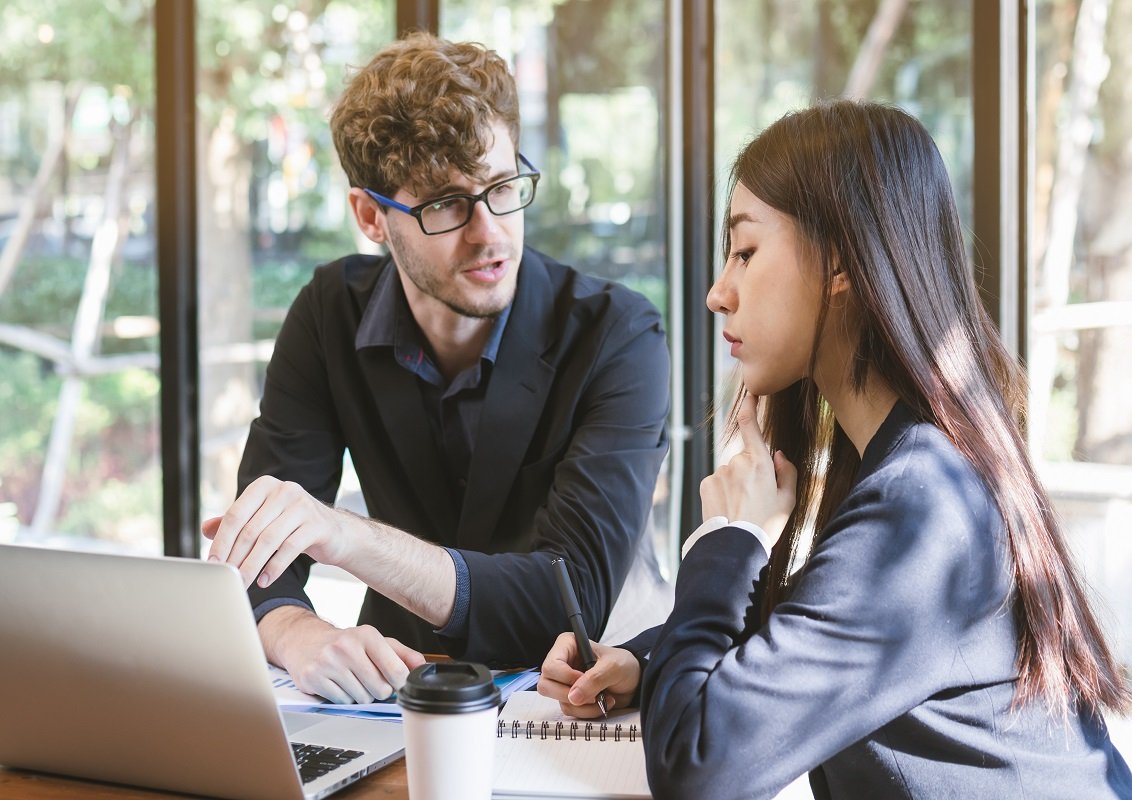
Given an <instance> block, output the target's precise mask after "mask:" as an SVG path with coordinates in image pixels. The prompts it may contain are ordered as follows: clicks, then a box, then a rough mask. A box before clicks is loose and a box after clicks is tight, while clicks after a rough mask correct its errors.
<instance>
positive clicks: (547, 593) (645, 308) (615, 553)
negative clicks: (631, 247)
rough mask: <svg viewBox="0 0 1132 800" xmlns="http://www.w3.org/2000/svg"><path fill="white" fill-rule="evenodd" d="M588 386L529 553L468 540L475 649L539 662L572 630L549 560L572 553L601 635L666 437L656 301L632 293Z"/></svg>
mask: <svg viewBox="0 0 1132 800" xmlns="http://www.w3.org/2000/svg"><path fill="white" fill-rule="evenodd" d="M626 305H627V307H626V308H625V309H624V311H623V313H621V314H620V316H619V317H618V318H616V319H614V320H613V321H612V322H610V323H608V326H609V328H608V334H607V335H606V336H605V337H604V343H603V345H602V347H601V349H600V351H599V353H598V356H597V358H596V359H595V364H594V367H593V369H592V370H591V376H592V377H591V378H590V379H589V381H588V382H587V383H586V385H585V387H584V389H583V391H582V392H581V396H580V401H579V403H578V406H577V410H576V413H575V414H574V416H573V419H572V420H570V421H569V422H570V424H572V426H573V427H572V432H571V434H570V438H569V445H568V447H567V449H566V452H565V455H564V456H563V457H562V458H561V459H560V460H559V461H558V462H557V464H556V466H555V468H554V477H553V481H552V484H551V487H550V490H549V492H548V493H547V495H546V500H545V502H544V503H543V504H542V505H541V507H540V508H539V510H538V511H537V513H536V514H535V517H534V520H533V522H532V526H533V530H534V537H533V541H534V544H533V547H532V549H531V552H528V553H495V554H484V553H480V552H476V551H473V550H461V551H460V552H461V554H462V555H463V556H464V559H465V561H466V563H467V565H468V573H469V581H470V605H469V611H468V636H467V642H466V649H463V650H462V652H461V648H460V647H459V646H455V647H451V648H450V652H451V653H452V654H453V655H455V656H458V657H461V658H465V659H469V660H473V661H475V660H480V661H486V662H497V661H498V658H499V654H501V653H506V654H510V656H512V657H514V659H515V663H528V664H538V663H540V662H541V660H542V658H543V657H544V656H545V655H546V652H547V650H548V649H550V646H551V645H552V644H553V642H554V639H555V637H556V636H557V635H558V634H559V633H561V632H562V631H563V630H565V629H566V628H565V626H566V618H565V612H564V610H563V608H562V601H561V599H560V597H559V596H558V593H557V589H556V584H555V581H554V576H553V573H552V571H551V567H550V562H551V560H552V559H553V558H554V557H556V556H563V557H565V558H566V561H567V563H568V564H569V566H570V573H571V578H572V580H573V582H574V584H575V586H574V588H575V591H576V593H577V595H578V600H579V603H580V605H581V608H582V615H583V618H584V621H585V624H586V630H587V632H588V633H589V634H590V636H591V637H593V638H595V639H596V638H598V637H599V636H600V635H601V632H602V630H603V629H604V627H605V623H606V621H607V619H608V617H609V612H610V610H611V608H612V607H613V603H614V601H615V600H616V599H617V595H618V594H619V592H620V591H621V587H622V585H623V584H624V581H625V576H626V574H627V573H628V571H629V566H630V564H631V562H632V559H633V556H634V554H635V552H636V547H637V544H638V542H639V540H640V537H641V535H642V532H643V531H644V529H645V527H646V523H647V521H648V516H649V512H650V510H651V508H652V498H653V492H654V489H655V487H656V477H657V473H658V472H659V470H660V465H661V462H662V461H663V459H664V456H665V454H666V452H667V449H668V438H667V431H666V422H667V417H668V397H669V360H668V346H667V343H666V340H665V336H664V332H663V329H662V327H661V324H660V316H659V314H657V312H656V310H655V309H654V308H653V307H652V306H651V305H648V304H647V303H646V301H644V300H643V299H638V300H637V301H636V302H633V303H630V304H626Z"/></svg>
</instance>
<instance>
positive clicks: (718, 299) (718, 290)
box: [707, 268, 735, 314]
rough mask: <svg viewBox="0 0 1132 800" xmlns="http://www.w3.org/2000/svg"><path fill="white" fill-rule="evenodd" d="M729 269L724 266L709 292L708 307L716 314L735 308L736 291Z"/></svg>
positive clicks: (725, 312)
mask: <svg viewBox="0 0 1132 800" xmlns="http://www.w3.org/2000/svg"><path fill="white" fill-rule="evenodd" d="M729 278H730V275H729V270H728V269H726V268H724V270H723V272H722V273H720V275H719V277H718V278H717V279H716V281H715V283H713V284H712V285H711V288H710V289H708V293H707V307H708V308H709V309H711V311H712V312H713V313H716V314H727V313H729V312H732V311H734V310H735V292H734V290H733V289H732V288H731V282H730V280H729Z"/></svg>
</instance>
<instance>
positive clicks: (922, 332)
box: [725, 101, 1129, 712]
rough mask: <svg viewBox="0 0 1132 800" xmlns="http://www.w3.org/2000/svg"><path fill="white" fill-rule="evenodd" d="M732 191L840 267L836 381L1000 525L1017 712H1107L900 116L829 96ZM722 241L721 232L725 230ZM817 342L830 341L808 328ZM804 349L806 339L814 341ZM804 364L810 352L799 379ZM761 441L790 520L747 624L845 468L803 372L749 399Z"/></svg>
mask: <svg viewBox="0 0 1132 800" xmlns="http://www.w3.org/2000/svg"><path fill="white" fill-rule="evenodd" d="M731 177H732V187H734V186H735V184H736V183H742V184H743V185H744V186H745V187H746V188H747V189H749V190H750V191H751V192H753V193H754V194H755V195H756V196H757V197H759V199H761V200H762V201H763V202H765V203H767V204H768V205H770V206H772V207H774V208H775V209H777V210H778V211H780V212H782V213H784V214H788V215H790V216H791V217H792V218H793V219H794V221H795V223H796V225H797V227H798V231H799V234H800V237H799V238H800V241H801V244H802V245H803V246H805V247H806V248H808V249H810V251H811V252H812V253H813V255H814V258H813V259H812V261H813V262H814V263H815V264H816V265H817V268H818V269H819V270H821V271H822V273H823V275H822V277H823V280H824V285H825V287H826V289H825V292H826V300H827V303H825V304H823V308H824V307H826V306H828V300H829V295H830V291H829V287H830V281H831V279H832V276H833V274H834V272H835V271H837V270H844V271H845V272H846V274H847V276H848V278H849V280H850V283H851V284H852V287H853V292H854V296H855V298H856V305H857V307H858V308H857V315H858V318H859V323H860V328H859V333H858V341H857V345H856V353H855V360H854V362H853V365H852V372H851V381H852V383H853V386H854V388H855V389H857V390H860V389H861V388H862V387H863V386H864V383H865V379H866V376H867V374H868V371H869V370H870V369H871V370H873V371H874V372H875V374H876V375H878V376H879V377H880V378H882V379H883V380H884V381H885V382H886V383H887V384H888V385H889V386H890V387H891V388H892V389H893V390H894V391H895V392H896V394H897V395H898V396H899V398H900V399H901V400H902V401H903V402H904V403H905V404H907V405H908V406H909V407H911V408H912V409H913V410H914V411H915V413H916V414H917V415H918V416H919V418H921V419H923V420H925V421H929V422H931V423H933V424H934V425H936V426H937V427H938V428H939V429H940V430H942V431H943V432H944V434H946V435H947V437H948V438H949V439H950V440H951V441H952V442H953V443H954V444H955V446H956V447H957V448H958V449H959V451H960V452H961V453H963V455H964V456H966V458H967V459H969V460H970V462H971V463H972V464H973V465H974V468H975V469H976V470H977V471H978V472H979V474H980V475H981V476H982V478H983V480H984V482H985V483H986V485H987V488H988V489H989V491H990V492H991V494H992V495H993V497H994V499H995V501H996V502H997V504H998V508H999V510H1000V511H1001V513H1002V516H1003V518H1004V520H1005V523H1006V530H1007V535H1008V541H1009V547H1010V553H1011V556H1012V560H1013V582H1014V596H1013V597H1012V598H1011V601H1012V606H1013V612H1014V614H1015V618H1016V620H1017V624H1018V636H1019V642H1018V662H1017V664H1018V673H1019V682H1018V688H1017V692H1016V695H1015V701H1016V702H1017V703H1025V702H1027V701H1029V700H1031V699H1034V698H1037V697H1043V698H1045V699H1046V700H1047V701H1048V702H1049V703H1050V704H1051V705H1052V706H1053V707H1055V708H1060V709H1061V710H1062V711H1069V710H1070V709H1072V708H1074V707H1080V708H1083V709H1087V710H1090V711H1093V712H1097V711H1099V710H1100V709H1102V708H1103V707H1108V708H1112V709H1123V708H1126V707H1127V706H1128V702H1129V692H1128V689H1127V687H1126V686H1125V685H1124V680H1123V676H1122V673H1121V670H1120V668H1119V666H1118V665H1117V663H1116V661H1115V660H1114V658H1113V657H1112V653H1111V652H1110V650H1109V648H1108V646H1107V645H1106V643H1105V638H1104V635H1103V633H1102V630H1101V627H1100V625H1099V624H1098V622H1097V620H1096V617H1095V616H1094V614H1093V612H1092V610H1091V609H1090V607H1089V602H1088V599H1087V597H1086V592H1085V589H1084V583H1083V580H1082V578H1081V577H1080V575H1079V574H1078V572H1077V569H1076V568H1075V566H1074V564H1073V561H1072V559H1071V558H1070V555H1069V553H1068V549H1067V546H1066V543H1065V540H1064V538H1063V536H1062V533H1061V529H1060V525H1059V522H1058V519H1057V517H1056V515H1055V513H1054V511H1053V508H1052V506H1051V503H1050V500H1049V496H1048V495H1047V494H1046V491H1045V489H1044V488H1043V487H1042V485H1041V483H1040V481H1039V480H1038V477H1037V475H1036V473H1035V471H1034V468H1033V465H1032V464H1031V463H1030V459H1029V456H1028V455H1027V451H1026V445H1025V441H1024V439H1023V436H1022V434H1021V431H1020V428H1019V421H1020V419H1021V415H1022V413H1023V411H1024V400H1025V387H1026V383H1025V377H1024V374H1023V373H1022V370H1021V369H1020V367H1019V365H1018V364H1017V362H1016V361H1015V360H1014V359H1013V358H1011V356H1010V355H1009V353H1008V352H1007V351H1006V349H1005V348H1004V347H1003V345H1002V342H1001V339H1000V338H999V334H998V330H997V329H996V327H995V325H994V324H993V322H992V321H991V319H990V317H989V316H988V314H987V313H986V310H985V309H984V308H983V305H982V303H981V302H980V300H979V296H978V293H977V291H976V287H975V282H974V277H973V275H972V272H971V268H970V266H969V261H968V257H967V250H966V246H965V244H964V240H963V231H962V228H961V226H960V222H959V215H958V212H957V210H956V208H955V201H954V198H953V196H952V191H951V184H950V183H949V181H948V176H947V171H946V168H945V167H944V164H943V160H942V158H941V157H940V154H939V151H938V150H937V149H936V146H935V143H934V142H933V141H932V139H931V136H930V135H929V134H928V132H927V131H926V130H925V129H924V127H923V126H922V125H921V124H920V123H919V122H918V121H916V120H915V119H914V118H913V117H911V116H910V115H908V114H906V113H905V112H903V111H900V110H899V109H896V108H892V107H888V106H884V105H879V104H875V103H859V102H852V101H833V102H828V103H824V104H821V105H818V106H815V107H813V108H809V109H807V110H804V111H799V112H796V113H793V114H790V115H788V116H786V117H784V118H782V119H780V120H779V121H778V122H776V123H774V124H773V125H771V126H770V127H769V128H767V129H766V130H765V131H763V132H762V133H761V134H760V135H759V136H758V137H757V138H755V139H754V140H753V141H752V142H751V143H750V144H749V145H747V146H746V147H745V148H744V149H743V151H742V152H741V153H740V154H739V156H738V158H737V159H736V161H735V164H734V166H733V168H732V176H731ZM725 244H729V243H728V242H726V234H725ZM824 323H825V315H824V313H823V314H822V315H820V317H819V320H818V323H817V326H818V329H817V337H818V338H820V336H821V335H822V334H823V333H824V334H825V335H840V334H841V332H840V331H823V328H824ZM815 341H817V339H815ZM815 359H816V353H815V354H813V355H811V362H810V363H811V374H812V367H813V365H814V361H815ZM760 411H761V415H762V418H763V422H764V427H763V430H764V433H765V434H766V437H767V441H768V444H769V445H770V446H771V447H772V448H775V449H780V450H782V451H783V452H784V453H785V455H786V456H787V457H788V458H789V459H790V460H791V461H792V462H794V464H795V465H796V466H797V467H798V494H797V505H796V506H795V511H794V514H793V515H792V517H791V519H790V520H789V522H788V523H787V527H786V531H785V533H784V534H783V536H782V538H781V539H780V540H779V543H778V545H776V546H775V548H774V552H773V553H772V555H771V563H770V579H769V581H768V586H767V591H766V592H765V594H764V598H765V600H764V605H763V609H762V614H763V618H764V621H765V619H766V617H767V616H769V614H770V612H771V611H772V610H773V609H774V607H775V605H777V603H778V602H779V601H780V600H782V599H784V597H785V596H786V595H787V594H788V593H789V581H790V572H791V565H792V564H793V563H794V562H795V559H796V558H797V557H798V555H799V550H800V549H801V548H802V547H803V545H802V542H804V541H805V535H804V534H805V532H806V531H817V532H818V534H817V535H818V536H820V535H821V533H820V532H821V531H822V530H823V529H824V527H825V524H826V522H828V520H829V518H830V516H831V515H832V514H833V512H834V511H835V509H836V508H837V506H838V505H839V504H840V503H841V501H842V500H843V499H844V498H845V496H846V494H847V493H848V491H849V488H850V486H851V484H852V481H853V477H854V475H855V473H856V471H857V468H858V467H859V465H860V458H859V456H858V454H857V451H856V450H855V449H854V447H853V445H852V443H851V442H850V441H849V438H848V437H847V436H846V435H845V432H844V431H843V430H842V429H841V427H840V425H838V423H837V421H836V420H835V419H834V417H833V414H832V412H831V411H830V409H829V406H828V405H826V403H825V401H824V400H823V399H822V398H821V397H820V395H819V394H818V392H817V387H816V386H815V385H814V384H813V382H812V381H811V380H810V379H808V378H807V379H803V380H801V381H799V382H798V383H796V384H794V385H793V386H790V387H789V388H787V389H785V390H783V391H781V392H778V393H777V394H774V395H772V396H769V397H764V398H762V399H761V401H760Z"/></svg>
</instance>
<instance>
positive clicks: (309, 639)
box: [259, 606, 425, 703]
mask: <svg viewBox="0 0 1132 800" xmlns="http://www.w3.org/2000/svg"><path fill="white" fill-rule="evenodd" d="M259 629H260V638H261V639H262V640H263V642H264V648H265V651H266V652H267V658H268V660H269V661H271V662H272V663H273V664H277V665H279V666H280V667H282V668H283V669H285V670H287V672H289V673H290V674H291V679H292V680H293V681H294V682H295V686H297V687H298V688H299V689H300V690H301V691H304V692H307V693H308V694H317V695H320V696H321V697H325V698H326V699H327V700H329V701H330V702H332V703H370V702H373V701H374V700H384V699H385V698H387V697H389V695H391V694H392V693H393V692H395V691H396V690H398V689H400V688H401V686H402V685H403V684H404V683H405V678H406V677H407V676H408V674H409V670H411V669H412V668H413V667H416V666H419V665H420V664H423V663H424V661H425V659H424V656H422V655H421V654H420V653H418V652H417V651H416V650H413V649H412V648H410V647H408V646H407V645H404V644H402V643H401V642H399V641H397V640H396V639H394V638H392V637H386V636H382V635H381V634H380V633H379V632H378V631H377V629H376V628H374V627H372V626H370V625H361V626H358V627H355V628H345V629H340V628H336V627H334V626H333V625H331V624H330V623H329V622H326V621H325V620H323V619H320V618H319V617H317V616H316V615H315V614H314V613H312V612H311V611H308V610H307V609H305V608H303V607H301V606H283V607H281V608H277V609H274V610H273V611H269V612H268V613H267V614H266V615H265V616H264V618H263V619H262V620H260V623H259Z"/></svg>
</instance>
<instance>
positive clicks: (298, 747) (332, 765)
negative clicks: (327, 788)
mask: <svg viewBox="0 0 1132 800" xmlns="http://www.w3.org/2000/svg"><path fill="white" fill-rule="evenodd" d="M291 751H292V752H293V753H294V755H295V763H296V764H298V765H299V777H300V778H302V779H303V783H310V782H311V781H313V780H314V779H315V778H321V777H322V776H323V775H325V774H326V773H328V772H330V770H332V769H336V768H337V767H340V766H342V765H343V764H348V763H349V762H351V761H353V760H354V759H355V758H357V757H358V756H360V755H362V751H361V750H343V749H341V748H339V747H323V746H321V745H317V744H299V743H298V742H291Z"/></svg>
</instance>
